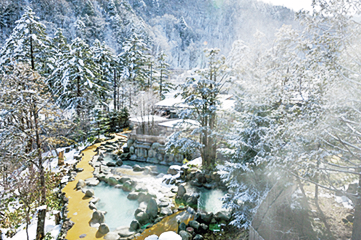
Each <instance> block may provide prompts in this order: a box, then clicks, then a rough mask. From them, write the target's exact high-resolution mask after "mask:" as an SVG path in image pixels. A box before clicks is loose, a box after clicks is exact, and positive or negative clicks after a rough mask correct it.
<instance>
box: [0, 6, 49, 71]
mask: <svg viewBox="0 0 361 240" xmlns="http://www.w3.org/2000/svg"><path fill="white" fill-rule="evenodd" d="M49 46H50V39H49V38H48V36H47V34H46V29H45V26H44V25H43V24H42V23H40V22H39V21H38V17H36V15H35V13H34V12H33V11H32V9H31V8H30V7H27V8H26V11H25V13H24V14H23V15H22V17H21V19H19V20H18V21H16V27H15V28H14V29H13V32H12V33H11V35H10V37H9V38H8V39H7V40H6V42H5V44H4V46H3V48H2V49H1V51H0V65H1V67H2V70H3V71H6V69H4V66H9V65H14V64H15V63H18V62H22V63H27V64H29V65H30V66H31V68H32V69H33V70H35V71H37V72H39V73H40V74H41V75H43V76H47V75H48V74H49V73H50V69H49V66H48V60H49V55H48V53H49Z"/></svg>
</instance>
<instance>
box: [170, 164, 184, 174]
mask: <svg viewBox="0 0 361 240" xmlns="http://www.w3.org/2000/svg"><path fill="white" fill-rule="evenodd" d="M180 171H181V166H178V165H172V166H170V167H169V168H168V171H167V173H168V174H171V175H173V176H174V175H177V174H178V173H179V172H180Z"/></svg>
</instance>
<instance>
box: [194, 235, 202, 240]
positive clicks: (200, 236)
mask: <svg viewBox="0 0 361 240" xmlns="http://www.w3.org/2000/svg"><path fill="white" fill-rule="evenodd" d="M203 239H204V238H203V236H202V235H200V234H197V235H196V236H195V237H194V238H193V240H203Z"/></svg>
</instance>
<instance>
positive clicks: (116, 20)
mask: <svg viewBox="0 0 361 240" xmlns="http://www.w3.org/2000/svg"><path fill="white" fill-rule="evenodd" d="M27 5H29V6H30V7H32V8H33V10H34V11H35V12H36V13H37V15H38V16H39V17H40V19H41V20H42V22H43V23H44V24H45V25H46V26H47V29H48V32H49V34H52V33H53V32H54V31H55V30H56V28H63V29H64V34H65V36H67V37H68V38H70V39H71V38H74V37H76V36H79V35H80V36H81V37H83V38H85V39H86V40H87V41H88V42H92V41H94V39H96V38H97V39H99V40H101V41H105V42H106V43H107V44H108V45H109V46H111V47H112V48H113V49H114V50H115V51H117V52H118V53H119V51H120V49H121V47H122V43H123V41H124V40H125V39H126V38H128V37H129V36H130V34H131V33H132V31H135V32H137V33H139V34H141V35H142V36H143V37H144V38H145V39H146V41H147V42H148V44H150V45H152V46H153V51H154V52H157V51H159V50H160V49H162V50H165V52H166V53H167V55H168V56H170V61H171V63H172V66H173V67H176V68H186V69H187V68H193V67H196V66H200V65H202V55H203V54H202V52H203V48H204V47H218V48H220V49H222V52H223V53H224V54H227V53H228V52H229V50H230V49H231V46H232V43H233V42H234V41H235V40H237V39H242V40H244V41H246V42H249V41H252V36H253V34H254V33H255V32H256V31H257V30H259V31H261V32H263V33H265V34H266V36H269V37H270V38H272V35H273V33H274V31H275V29H277V28H279V27H280V26H282V24H292V23H293V15H294V13H293V12H292V11H291V10H289V9H287V8H285V7H278V6H271V5H268V4H265V3H262V2H258V1H256V0H172V1H169V0H128V1H127V0H32V1H31V0H4V1H1V2H0V35H1V36H0V41H1V42H4V40H5V39H6V38H7V37H8V36H9V34H10V33H11V30H12V28H13V27H14V26H15V21H16V20H17V19H19V18H20V16H21V14H22V13H23V11H24V9H25V7H26V6H27ZM77 20H81V21H82V22H84V24H85V26H86V27H85V29H84V30H83V31H80V30H79V28H78V26H79V21H77Z"/></svg>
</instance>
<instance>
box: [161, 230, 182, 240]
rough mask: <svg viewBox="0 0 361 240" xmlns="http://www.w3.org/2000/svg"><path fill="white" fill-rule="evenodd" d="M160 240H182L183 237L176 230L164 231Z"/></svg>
mask: <svg viewBox="0 0 361 240" xmlns="http://www.w3.org/2000/svg"><path fill="white" fill-rule="evenodd" d="M158 240H182V237H181V236H180V235H178V234H176V233H175V232H172V231H169V232H164V233H162V234H161V235H160V236H159V239H158Z"/></svg>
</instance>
